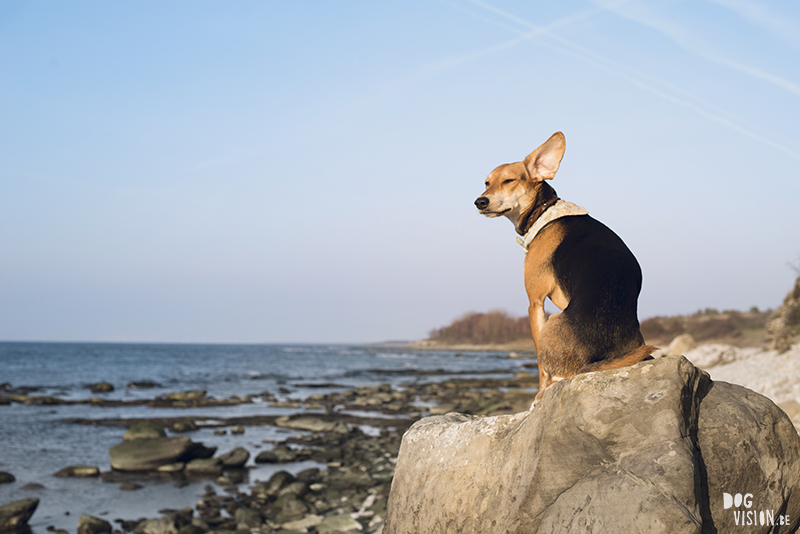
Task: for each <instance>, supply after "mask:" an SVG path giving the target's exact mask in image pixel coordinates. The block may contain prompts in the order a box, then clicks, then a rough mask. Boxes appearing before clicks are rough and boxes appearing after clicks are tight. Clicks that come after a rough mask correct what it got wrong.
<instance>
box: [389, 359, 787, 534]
mask: <svg viewBox="0 0 800 534" xmlns="http://www.w3.org/2000/svg"><path fill="white" fill-rule="evenodd" d="M797 488H800V438H798V435H797V433H796V432H795V430H794V427H793V426H792V424H791V422H790V421H789V420H788V418H787V417H786V415H785V414H784V413H783V412H781V411H780V410H779V409H778V408H777V407H776V406H775V405H774V404H772V402H771V401H769V400H768V399H766V398H765V397H762V396H760V395H758V394H756V393H754V392H752V391H749V390H746V389H744V388H741V387H739V386H733V385H731V384H726V383H724V382H716V383H712V382H711V380H710V379H709V377H708V375H707V374H706V373H705V372H703V371H700V370H699V369H697V368H696V367H694V366H693V365H692V364H691V363H689V361H688V360H686V359H685V358H683V357H680V356H679V357H666V358H662V359H659V360H653V361H645V362H642V363H640V364H637V365H635V366H632V367H627V368H623V369H615V370H611V371H604V372H598V373H589V374H584V375H579V376H577V377H575V378H573V379H571V380H564V381H561V382H558V383H556V384H555V385H553V386H551V387H550V388H548V389H547V390H546V392H545V395H544V398H543V399H542V401H541V402H540V403H537V405H536V406H535V407H534V408H533V409H532V410H531V411H530V412H523V413H518V414H514V415H503V416H497V417H471V416H465V415H461V414H448V415H445V416H440V417H429V418H426V419H422V420H420V421H418V422H417V423H416V424H415V425H414V426H412V427H411V428H410V429H409V430H408V432H407V433H406V434H405V436H404V437H403V443H402V446H401V449H400V454H399V457H398V462H397V469H396V472H395V477H394V481H393V482H392V490H391V494H390V496H389V502H388V515H387V518H386V524H385V526H384V531H383V532H384V533H385V534H397V533H411V532H426V533H431V534H433V533H440V532H441V533H443V532H482V533H495V532H496V533H506V532H513V533H516V534H523V533H535V532H548V533H549V532H648V533H649V532H664V533H700V532H715V531H716V532H731V531H734V530H733V529H734V528H738V527H736V524H735V523H736V521H737V518H738V520H739V521H742V519H743V516H742V515H741V514H746V513H747V512H754V513H755V516H753V517H755V518H756V520H758V519H759V513H760V512H762V511H764V512H765V516H766V517H769V514H770V513H771V514H772V515H773V516H774V517H775V518H776V521H777V522H780V517H784V516H787V515H788V516H789V518H790V519H791V521H793V522H794V523H792V528H796V526H797V522H798V520H799V519H800V492H798V491H797V490H796V489H797ZM793 489H795V491H794V494H792V490H793ZM726 493H727V494H729V495H730V496H732V497H731V498H732V499H734V503H735V505H731V506H730V507H729V508H727V509H726V508H725V504H727V503H726V502H725V501H724V494H726ZM736 494H740V495H747V494H751V497H750V498H749V500H748V499H741V497H740V499H738V501H739V502H738V503H737V502H736V501H737V500H736V499H735V495H736ZM748 503H749V506H750V507H749V508H748V507H747V506H746V505H747V504H748ZM744 519H745V520H746V517H745V518H744ZM740 524H741V523H740ZM759 529H760V530H759ZM759 529H753V528H752V527H751V530H748V532H768V531H772V530H771V529H773V526H771V525H769V526H763V527H759ZM777 531H780V532H784V531H788V529H786V528H784V530H776V532H777Z"/></svg>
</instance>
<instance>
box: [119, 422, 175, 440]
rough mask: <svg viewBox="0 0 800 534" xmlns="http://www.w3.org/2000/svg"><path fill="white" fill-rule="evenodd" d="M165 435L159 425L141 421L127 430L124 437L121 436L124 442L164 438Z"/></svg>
mask: <svg viewBox="0 0 800 534" xmlns="http://www.w3.org/2000/svg"><path fill="white" fill-rule="evenodd" d="M166 437H167V433H166V432H164V429H163V428H162V427H160V426H159V425H156V424H154V423H151V422H150V421H141V422H139V423H136V424H135V425H133V426H131V427H130V428H128V430H126V431H125V435H124V436H122V439H123V440H124V441H130V440H133V439H141V438H166Z"/></svg>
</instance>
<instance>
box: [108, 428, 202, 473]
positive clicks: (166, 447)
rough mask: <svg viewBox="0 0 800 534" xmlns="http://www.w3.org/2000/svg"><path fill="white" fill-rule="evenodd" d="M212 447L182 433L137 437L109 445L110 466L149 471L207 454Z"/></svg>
mask: <svg viewBox="0 0 800 534" xmlns="http://www.w3.org/2000/svg"><path fill="white" fill-rule="evenodd" d="M214 452H216V447H206V446H204V445H203V444H202V443H195V442H193V441H192V440H190V439H189V438H188V437H186V436H180V437H175V438H140V439H134V440H129V441H123V442H122V443H120V444H118V445H115V446H113V447H111V449H109V454H110V455H111V467H112V469H116V470H118V471H152V470H154V469H157V468H158V467H160V466H162V465H165V464H172V463H175V462H187V461H190V460H194V459H195V458H210V457H211V456H213V455H214Z"/></svg>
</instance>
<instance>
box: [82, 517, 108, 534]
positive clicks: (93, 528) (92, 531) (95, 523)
mask: <svg viewBox="0 0 800 534" xmlns="http://www.w3.org/2000/svg"><path fill="white" fill-rule="evenodd" d="M111 530H112V529H111V523H109V522H108V521H105V520H103V519H100V518H99V517H93V516H91V515H85V514H84V515H82V516H80V517H79V518H78V534H111Z"/></svg>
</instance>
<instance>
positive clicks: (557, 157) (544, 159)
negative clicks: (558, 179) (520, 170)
mask: <svg viewBox="0 0 800 534" xmlns="http://www.w3.org/2000/svg"><path fill="white" fill-rule="evenodd" d="M566 149H567V142H566V140H565V139H564V134H563V133H561V132H556V133H554V134H553V135H551V136H550V139H548V140H547V141H545V142H544V143H542V146H540V147H539V148H537V149H536V150H534V151H533V152H531V153H530V154H528V157H527V158H525V161H524V162H523V163H524V164H525V168H526V169H527V170H528V175H529V176H530V177H531V179H532V180H534V181H542V180H552V179H553V178H554V177H555V175H556V172H557V171H558V166H559V165H561V158H563V157H564V151H565V150H566Z"/></svg>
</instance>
